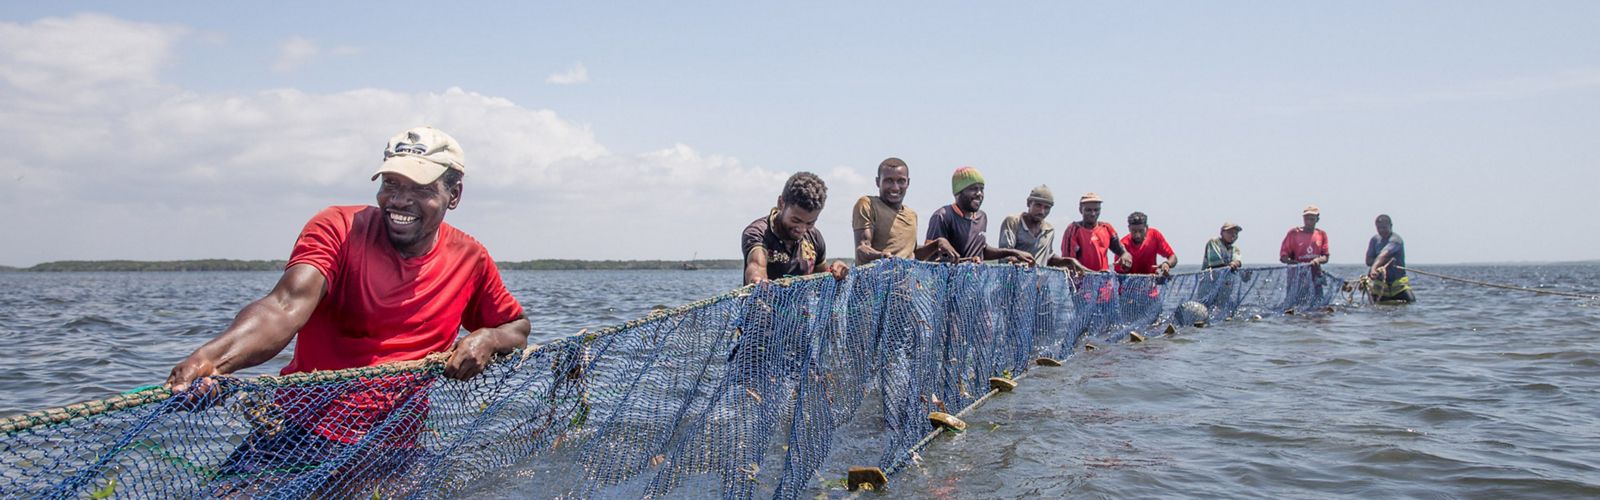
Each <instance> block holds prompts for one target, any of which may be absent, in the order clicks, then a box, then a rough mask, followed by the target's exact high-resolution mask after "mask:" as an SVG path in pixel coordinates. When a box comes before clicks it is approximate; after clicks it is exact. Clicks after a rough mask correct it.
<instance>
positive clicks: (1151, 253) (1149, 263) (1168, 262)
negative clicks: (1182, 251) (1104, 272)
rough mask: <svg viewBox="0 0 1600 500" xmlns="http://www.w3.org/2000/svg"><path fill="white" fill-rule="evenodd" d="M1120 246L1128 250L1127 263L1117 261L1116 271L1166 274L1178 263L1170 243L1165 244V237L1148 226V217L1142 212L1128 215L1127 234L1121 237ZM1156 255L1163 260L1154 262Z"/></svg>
mask: <svg viewBox="0 0 1600 500" xmlns="http://www.w3.org/2000/svg"><path fill="white" fill-rule="evenodd" d="M1122 247H1123V248H1125V249H1127V250H1128V256H1129V259H1128V260H1129V264H1128V265H1123V264H1122V262H1120V261H1119V262H1117V265H1116V270H1117V272H1118V273H1122V274H1161V275H1166V274H1169V273H1171V272H1172V268H1173V267H1175V266H1177V265H1178V255H1177V254H1176V253H1174V252H1173V251H1172V245H1169V244H1167V237H1166V236H1164V235H1162V234H1161V231H1158V230H1156V228H1153V227H1150V226H1149V217H1148V216H1146V215H1145V214H1144V212H1134V213H1132V214H1129V215H1128V235H1127V236H1123V237H1122ZM1157 256H1160V257H1164V258H1165V260H1163V261H1161V263H1160V264H1156V257H1157Z"/></svg>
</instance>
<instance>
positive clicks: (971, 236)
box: [925, 167, 1033, 264]
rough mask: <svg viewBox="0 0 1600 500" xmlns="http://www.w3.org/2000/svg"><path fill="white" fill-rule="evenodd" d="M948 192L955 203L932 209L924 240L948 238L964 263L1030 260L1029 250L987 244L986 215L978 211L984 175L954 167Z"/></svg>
mask: <svg viewBox="0 0 1600 500" xmlns="http://www.w3.org/2000/svg"><path fill="white" fill-rule="evenodd" d="M950 191H951V192H952V193H954V194H955V197H956V202H955V203H953V204H950V205H945V206H942V207H939V209H938V210H935V211H934V212H933V216H932V217H929V218H928V235H927V238H925V239H927V240H929V241H933V240H937V239H939V238H944V239H945V240H948V241H949V242H950V245H951V246H953V247H955V249H956V253H958V254H959V255H960V256H961V260H963V261H967V262H982V261H984V260H985V259H990V260H993V259H1007V260H1013V261H1016V262H1022V263H1025V264H1032V263H1033V254H1031V253H1028V252H1024V251H1021V250H1017V249H1013V248H1000V247H991V246H989V242H988V240H987V234H986V233H987V232H988V231H989V216H988V215H985V214H984V213H983V211H982V210H979V207H982V206H983V174H981V173H979V172H978V169H976V168H972V167H961V168H958V169H956V171H955V173H954V174H951V176H950Z"/></svg>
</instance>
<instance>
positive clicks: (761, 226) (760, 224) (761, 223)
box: [744, 217, 768, 231]
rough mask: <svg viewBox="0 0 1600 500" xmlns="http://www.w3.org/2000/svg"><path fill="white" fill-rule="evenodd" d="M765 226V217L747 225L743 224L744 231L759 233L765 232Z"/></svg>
mask: <svg viewBox="0 0 1600 500" xmlns="http://www.w3.org/2000/svg"><path fill="white" fill-rule="evenodd" d="M767 224H768V222H767V218H766V217H757V218H756V220H753V221H750V223H749V224H745V225H744V230H745V231H749V230H751V229H755V230H759V231H765V230H766V229H767Z"/></svg>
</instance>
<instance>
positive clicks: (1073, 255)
mask: <svg viewBox="0 0 1600 500" xmlns="http://www.w3.org/2000/svg"><path fill="white" fill-rule="evenodd" d="M1104 201H1105V200H1102V199H1100V195H1098V194H1094V193H1084V195H1083V196H1082V197H1080V198H1078V213H1079V214H1082V215H1083V220H1080V221H1078V222H1074V223H1072V224H1068V225H1067V231H1066V235H1064V236H1062V238H1061V258H1062V259H1072V260H1073V261H1074V262H1075V263H1076V265H1081V266H1083V267H1084V268H1087V269H1088V270H1089V271H1093V272H1106V271H1108V270H1110V269H1111V261H1109V260H1107V259H1106V252H1107V251H1110V252H1111V253H1113V254H1116V256H1117V265H1122V266H1127V265H1131V264H1132V260H1131V258H1130V257H1129V255H1128V252H1127V250H1124V249H1123V248H1122V241H1121V240H1118V239H1117V228H1115V227H1112V226H1111V224H1110V223H1106V222H1100V204H1101V203H1103V202H1104ZM1051 265H1055V263H1054V261H1052V264H1051ZM1074 267H1076V266H1074Z"/></svg>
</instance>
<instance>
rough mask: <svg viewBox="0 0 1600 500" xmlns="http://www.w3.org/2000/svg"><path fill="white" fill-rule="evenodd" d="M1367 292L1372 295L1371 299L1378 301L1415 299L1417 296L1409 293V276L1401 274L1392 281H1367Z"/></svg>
mask: <svg viewBox="0 0 1600 500" xmlns="http://www.w3.org/2000/svg"><path fill="white" fill-rule="evenodd" d="M1367 294H1369V295H1371V296H1372V300H1376V301H1379V302H1394V301H1400V302H1416V301H1417V296H1416V295H1415V294H1413V293H1411V277H1409V276H1403V277H1401V278H1400V279H1397V280H1394V281H1381V280H1370V281H1367Z"/></svg>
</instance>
